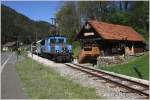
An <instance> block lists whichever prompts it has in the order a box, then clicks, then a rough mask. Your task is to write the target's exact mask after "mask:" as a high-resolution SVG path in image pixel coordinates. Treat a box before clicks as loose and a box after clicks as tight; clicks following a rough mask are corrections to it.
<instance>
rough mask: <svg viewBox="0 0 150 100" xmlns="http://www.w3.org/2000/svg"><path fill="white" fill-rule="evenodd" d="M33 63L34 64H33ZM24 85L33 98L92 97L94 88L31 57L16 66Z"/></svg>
mask: <svg viewBox="0 0 150 100" xmlns="http://www.w3.org/2000/svg"><path fill="white" fill-rule="evenodd" d="M32 65H33V66H32ZM16 68H17V71H18V73H19V76H20V78H21V81H22V85H23V87H24V88H25V91H26V92H27V94H28V96H29V98H32V99H60V98H61V99H72V98H78V99H79V98H80V99H92V98H99V97H98V96H96V90H95V89H94V88H88V87H83V86H81V85H79V84H77V83H73V82H72V81H71V80H68V79H67V78H65V77H62V76H60V75H59V74H58V73H57V72H55V71H54V70H53V69H51V68H48V67H45V66H44V65H42V64H39V63H37V62H35V61H33V62H32V60H31V59H30V58H25V59H24V61H22V62H20V63H18V64H17V66H16Z"/></svg>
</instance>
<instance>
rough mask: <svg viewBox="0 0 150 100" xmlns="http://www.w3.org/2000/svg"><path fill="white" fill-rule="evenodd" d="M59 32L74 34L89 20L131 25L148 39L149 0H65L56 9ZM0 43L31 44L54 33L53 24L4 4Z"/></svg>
mask: <svg viewBox="0 0 150 100" xmlns="http://www.w3.org/2000/svg"><path fill="white" fill-rule="evenodd" d="M55 16H56V19H57V20H56V21H57V24H58V30H59V33H60V34H64V35H66V36H67V37H68V39H69V42H70V43H72V42H73V41H72V39H73V37H74V36H75V35H76V34H77V33H78V32H79V30H80V29H81V27H82V25H83V24H84V22H85V21H87V20H98V21H103V22H108V23H113V24H120V25H128V26H131V27H133V28H134V29H135V30H136V31H137V32H139V33H140V34H142V35H143V36H144V38H145V39H146V42H148V39H149V2H148V1H86V2H85V1H64V2H63V5H62V6H61V7H60V9H59V11H58V12H57V13H56V15H55ZM1 23H2V24H1V29H2V30H1V35H2V39H1V43H2V44H4V43H6V42H10V41H14V40H16V39H17V40H19V41H20V42H22V43H24V44H29V43H31V42H33V41H36V40H38V39H42V38H44V37H46V36H48V35H49V34H50V33H53V29H54V26H53V25H52V24H50V23H48V22H45V21H34V20H31V19H30V18H28V17H26V16H24V15H22V14H20V13H18V12H16V11H15V10H13V9H11V8H9V7H7V6H5V5H1Z"/></svg>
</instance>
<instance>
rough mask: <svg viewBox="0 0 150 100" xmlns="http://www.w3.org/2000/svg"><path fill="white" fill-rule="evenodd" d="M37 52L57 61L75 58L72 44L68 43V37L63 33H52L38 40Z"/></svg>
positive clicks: (68, 60) (67, 60)
mask: <svg viewBox="0 0 150 100" xmlns="http://www.w3.org/2000/svg"><path fill="white" fill-rule="evenodd" d="M36 46H37V50H36V51H37V54H39V55H41V56H43V57H47V58H49V59H51V60H53V61H55V62H71V61H72V60H73V56H72V55H73V53H72V46H71V45H69V44H67V38H66V37H65V36H62V35H50V36H48V37H47V38H45V39H43V40H40V41H38V42H37V45H36Z"/></svg>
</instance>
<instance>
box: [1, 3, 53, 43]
mask: <svg viewBox="0 0 150 100" xmlns="http://www.w3.org/2000/svg"><path fill="white" fill-rule="evenodd" d="M52 28H53V25H51V24H50V23H48V22H45V21H34V20H31V19H30V18H28V17H26V16H24V15H23V14H20V13H18V12H16V11H15V10H13V9H11V8H9V7H7V6H5V5H1V36H2V38H1V44H5V43H7V42H12V41H17V40H18V41H19V42H22V43H24V44H30V43H31V42H35V41H36V40H38V39H41V38H44V37H46V36H47V35H48V32H49V31H50V30H51V29H52Z"/></svg>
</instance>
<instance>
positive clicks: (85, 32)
mask: <svg viewBox="0 0 150 100" xmlns="http://www.w3.org/2000/svg"><path fill="white" fill-rule="evenodd" d="M74 40H75V41H77V40H80V42H81V45H82V50H81V52H80V54H79V62H80V63H81V62H83V59H85V58H97V57H98V56H112V55H123V54H124V55H134V54H135V53H140V52H143V50H144V47H145V43H144V41H145V40H144V38H143V37H142V36H141V35H140V34H139V33H137V32H136V31H135V30H134V29H133V28H132V27H129V26H123V25H116V24H109V23H104V22H98V21H96V20H92V21H87V22H86V23H85V24H84V25H83V27H82V28H81V30H80V32H79V33H78V34H77V35H76V36H75V38H74Z"/></svg>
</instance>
